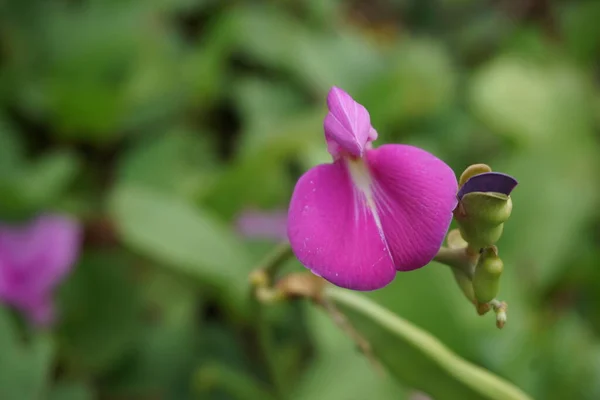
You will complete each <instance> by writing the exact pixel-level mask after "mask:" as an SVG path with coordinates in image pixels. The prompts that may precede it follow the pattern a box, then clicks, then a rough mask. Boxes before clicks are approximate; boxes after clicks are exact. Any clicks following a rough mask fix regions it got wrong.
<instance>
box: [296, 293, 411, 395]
mask: <svg viewBox="0 0 600 400" xmlns="http://www.w3.org/2000/svg"><path fill="white" fill-rule="evenodd" d="M305 306H307V307H306V314H307V323H308V325H309V326H308V327H309V329H310V331H311V336H312V343H313V346H314V347H315V353H316V354H315V358H314V359H313V360H312V362H311V367H310V368H308V369H307V370H306V371H305V372H304V374H303V375H302V376H301V379H299V380H298V383H297V385H296V387H294V388H293V390H292V393H291V397H290V398H291V399H292V400H312V399H318V398H328V399H368V398H372V399H396V400H401V399H406V398H407V393H406V390H405V389H404V388H403V387H401V386H400V385H399V384H398V382H397V381H396V380H394V379H393V378H392V377H390V376H386V375H384V374H381V373H379V371H377V370H376V369H375V368H373V365H372V364H371V363H370V362H369V361H368V360H367V359H366V358H365V357H364V356H363V355H362V354H360V353H359V352H358V351H357V350H356V345H355V344H354V343H352V341H351V340H350V339H349V338H348V337H347V336H346V334H345V333H344V332H342V331H341V330H340V329H339V328H338V327H337V326H335V325H333V324H332V323H331V319H330V318H329V317H328V316H327V315H325V314H324V313H323V312H322V311H321V310H318V309H316V308H315V307H313V306H312V305H307V304H306V305H305Z"/></svg>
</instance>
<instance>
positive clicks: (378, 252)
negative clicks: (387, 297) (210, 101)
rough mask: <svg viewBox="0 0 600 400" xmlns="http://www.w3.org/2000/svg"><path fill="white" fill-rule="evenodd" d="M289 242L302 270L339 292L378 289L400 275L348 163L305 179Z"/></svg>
mask: <svg viewBox="0 0 600 400" xmlns="http://www.w3.org/2000/svg"><path fill="white" fill-rule="evenodd" d="M288 238H289V240H290V244H291V246H292V250H293V251H294V253H295V255H296V257H298V259H299V260H300V262H301V263H302V264H304V265H305V266H306V267H307V268H309V269H311V270H312V271H313V272H314V273H315V274H317V275H319V276H322V277H323V278H325V279H326V280H328V281H330V282H332V283H334V284H335V285H337V286H340V287H344V288H348V289H354V290H374V289H379V288H382V287H384V286H385V285H387V284H388V283H390V282H391V281H392V280H393V279H394V276H395V274H396V271H395V268H394V264H393V262H392V258H391V255H390V253H389V251H388V249H387V247H386V244H385V240H384V238H383V237H382V235H381V234H380V230H379V229H378V227H377V225H376V223H375V219H374V217H373V214H372V213H371V210H370V209H369V207H368V206H367V204H366V200H365V198H364V196H363V195H362V193H361V192H360V191H359V190H357V188H356V187H355V185H353V183H352V181H351V179H350V175H349V172H348V169H347V167H346V165H345V160H344V159H340V160H338V161H336V162H335V163H333V164H326V165H319V166H317V167H315V168H313V169H311V170H309V171H308V172H307V173H306V174H304V176H302V177H301V178H300V180H299V181H298V183H297V184H296V188H295V189H294V194H293V196H292V199H291V202H290V209H289V213H288Z"/></svg>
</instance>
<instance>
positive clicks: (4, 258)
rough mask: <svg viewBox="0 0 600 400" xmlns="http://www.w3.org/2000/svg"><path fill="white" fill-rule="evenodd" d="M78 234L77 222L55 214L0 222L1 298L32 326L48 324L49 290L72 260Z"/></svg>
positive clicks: (50, 311) (50, 315)
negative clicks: (23, 221) (23, 222)
mask: <svg viewBox="0 0 600 400" xmlns="http://www.w3.org/2000/svg"><path fill="white" fill-rule="evenodd" d="M80 237H81V230H80V227H79V225H78V224H77V223H76V222H75V221H73V220H71V219H69V218H66V217H62V216H58V215H44V216H40V217H38V218H37V219H35V220H33V221H32V222H30V223H28V224H26V225H19V226H14V225H7V224H0V299H1V300H2V301H4V302H5V303H7V304H9V305H11V306H13V307H15V308H17V309H19V310H21V311H22V312H23V313H24V314H25V316H26V317H27V318H28V319H29V320H30V321H31V322H32V323H33V324H35V325H47V324H49V323H51V322H52V321H53V319H54V305H53V301H52V291H53V289H54V288H55V287H56V286H57V285H58V283H60V282H61V281H62V280H63V279H64V277H65V276H66V275H67V273H68V272H69V271H70V270H71V267H72V266H73V264H74V263H75V261H76V259H77V256H78V252H79V247H80Z"/></svg>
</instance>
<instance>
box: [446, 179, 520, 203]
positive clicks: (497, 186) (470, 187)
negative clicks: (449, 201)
mask: <svg viewBox="0 0 600 400" xmlns="http://www.w3.org/2000/svg"><path fill="white" fill-rule="evenodd" d="M517 184H518V182H517V180H516V179H515V178H513V177H512V176H510V175H507V174H503V173H501V172H485V173H483V174H479V175H475V176H472V177H471V178H469V179H468V180H467V181H466V182H465V184H464V185H462V187H461V188H460V190H459V191H458V199H459V200H461V199H462V198H463V196H464V195H466V194H469V193H473V192H494V193H502V194H505V195H507V196H508V195H510V192H512V191H513V189H514V188H515V186H517Z"/></svg>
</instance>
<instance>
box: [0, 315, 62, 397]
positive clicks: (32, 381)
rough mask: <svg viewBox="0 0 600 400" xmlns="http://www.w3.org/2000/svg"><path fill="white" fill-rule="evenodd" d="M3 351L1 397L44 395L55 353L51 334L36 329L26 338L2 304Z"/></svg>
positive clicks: (0, 335)
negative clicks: (24, 338) (21, 334)
mask: <svg viewBox="0 0 600 400" xmlns="http://www.w3.org/2000/svg"><path fill="white" fill-rule="evenodd" d="M0 352H1V353H2V357H0V398H2V399H7V400H9V399H10V400H12V399H15V400H16V399H38V398H41V396H42V393H43V392H44V390H45V388H46V385H47V382H48V379H49V374H50V368H51V364H52V356H53V353H54V346H53V343H52V341H51V338H50V336H48V334H46V333H41V332H40V333H33V334H32V335H31V336H30V337H28V338H27V340H23V338H22V337H20V335H19V333H18V332H17V327H16V326H15V324H14V323H13V321H12V318H11V316H10V315H9V313H8V312H7V310H6V309H4V308H0Z"/></svg>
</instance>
